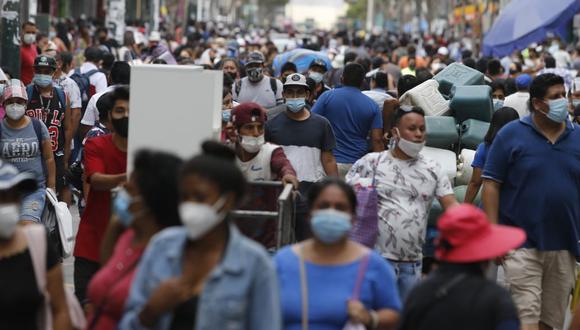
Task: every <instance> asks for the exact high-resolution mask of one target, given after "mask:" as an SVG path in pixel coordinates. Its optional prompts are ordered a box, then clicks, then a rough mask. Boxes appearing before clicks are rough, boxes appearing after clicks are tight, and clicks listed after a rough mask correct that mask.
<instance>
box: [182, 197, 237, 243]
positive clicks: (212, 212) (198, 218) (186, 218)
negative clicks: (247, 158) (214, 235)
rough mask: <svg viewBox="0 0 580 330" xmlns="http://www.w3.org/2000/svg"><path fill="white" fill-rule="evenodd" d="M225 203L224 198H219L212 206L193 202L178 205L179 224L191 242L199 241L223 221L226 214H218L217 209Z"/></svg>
mask: <svg viewBox="0 0 580 330" xmlns="http://www.w3.org/2000/svg"><path fill="white" fill-rule="evenodd" d="M225 202H226V199H225V197H221V198H220V199H218V201H217V202H216V203H215V204H214V205H213V206H211V205H207V204H203V203H195V202H183V203H181V204H180V205H179V216H180V217H181V222H182V223H183V225H184V226H185V228H187V233H188V237H189V238H190V239H191V240H194V241H195V240H197V239H199V238H200V237H202V236H203V235H205V234H207V232H209V231H210V230H211V229H213V228H214V227H215V226H217V225H218V224H219V223H220V222H222V221H223V219H224V218H225V217H226V214H225V213H224V212H219V209H221V208H222V207H223V206H224V204H225Z"/></svg>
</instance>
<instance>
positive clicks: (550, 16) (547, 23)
mask: <svg viewBox="0 0 580 330" xmlns="http://www.w3.org/2000/svg"><path fill="white" fill-rule="evenodd" d="M578 11H580V0H513V1H512V2H510V3H509V4H508V5H507V6H506V7H505V8H504V9H503V10H502V11H501V12H500V15H499V16H498V18H497V19H496V21H495V23H493V26H492V27H491V29H490V30H489V31H488V32H487V33H486V34H485V37H484V38H483V54H484V55H486V56H498V57H502V56H505V55H509V54H511V53H512V52H513V51H515V50H521V49H524V48H526V47H527V46H528V45H529V44H531V43H534V42H539V41H542V40H544V39H545V38H546V35H547V33H548V32H556V33H558V32H559V31H561V28H562V27H563V26H565V25H567V24H569V23H570V20H571V19H572V18H573V17H574V15H575V14H576V13H577V12H578Z"/></svg>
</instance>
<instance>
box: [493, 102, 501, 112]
mask: <svg viewBox="0 0 580 330" xmlns="http://www.w3.org/2000/svg"><path fill="white" fill-rule="evenodd" d="M501 108H503V100H500V99H493V111H497V110H499V109H501Z"/></svg>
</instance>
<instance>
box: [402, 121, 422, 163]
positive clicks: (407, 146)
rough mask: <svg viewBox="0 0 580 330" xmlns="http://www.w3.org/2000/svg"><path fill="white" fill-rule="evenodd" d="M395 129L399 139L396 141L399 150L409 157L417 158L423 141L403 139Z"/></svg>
mask: <svg viewBox="0 0 580 330" xmlns="http://www.w3.org/2000/svg"><path fill="white" fill-rule="evenodd" d="M396 130H397V134H398V135H399V140H398V141H397V146H398V147H399V149H401V151H402V152H404V153H405V155H407V156H409V157H411V158H417V156H419V153H420V152H421V150H423V147H424V146H425V142H421V143H417V142H411V141H409V140H405V139H403V138H402V137H401V132H400V131H399V129H398V128H397V129H396Z"/></svg>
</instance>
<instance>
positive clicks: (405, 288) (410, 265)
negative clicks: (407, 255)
mask: <svg viewBox="0 0 580 330" xmlns="http://www.w3.org/2000/svg"><path fill="white" fill-rule="evenodd" d="M387 261H388V262H389V263H390V264H391V266H393V269H394V270H395V275H396V276H397V287H398V288H399V296H400V297H401V301H402V302H403V303H404V302H405V300H406V299H407V296H408V295H409V293H410V292H411V290H412V289H413V287H415V285H416V284H417V283H418V282H419V280H421V268H422V267H423V262H422V261H415V262H398V261H393V260H388V259H387Z"/></svg>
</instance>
